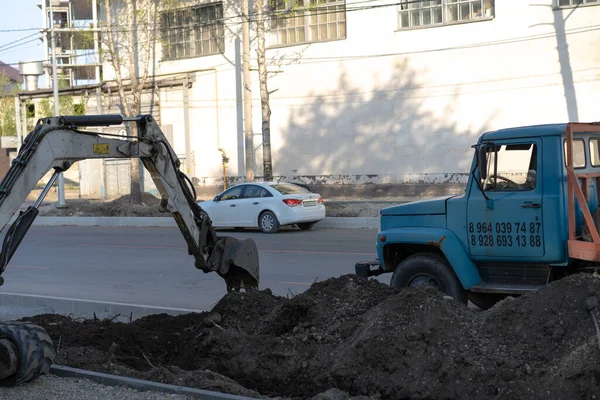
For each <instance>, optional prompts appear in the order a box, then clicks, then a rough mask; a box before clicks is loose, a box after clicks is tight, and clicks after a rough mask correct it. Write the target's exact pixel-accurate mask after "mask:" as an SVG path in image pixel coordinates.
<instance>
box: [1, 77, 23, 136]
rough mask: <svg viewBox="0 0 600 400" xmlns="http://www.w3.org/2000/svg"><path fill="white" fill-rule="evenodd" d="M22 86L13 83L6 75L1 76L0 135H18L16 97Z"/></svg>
mask: <svg viewBox="0 0 600 400" xmlns="http://www.w3.org/2000/svg"><path fill="white" fill-rule="evenodd" d="M19 89H20V85H19V84H15V83H14V82H12V81H11V80H10V79H9V78H8V77H7V76H6V75H4V74H1V75H0V135H1V136H11V135H16V134H17V122H16V115H15V98H14V95H15V93H16V92H17V91H19Z"/></svg>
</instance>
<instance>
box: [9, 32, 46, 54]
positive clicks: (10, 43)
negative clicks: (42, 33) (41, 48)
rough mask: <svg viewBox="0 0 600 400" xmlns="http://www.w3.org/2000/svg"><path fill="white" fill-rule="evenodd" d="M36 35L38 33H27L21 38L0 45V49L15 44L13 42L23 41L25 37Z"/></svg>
mask: <svg viewBox="0 0 600 400" xmlns="http://www.w3.org/2000/svg"><path fill="white" fill-rule="evenodd" d="M36 35H39V34H38V33H32V34H31V35H27V36H25V37H22V38H21V39H17V40H13V41H12V42H9V43H6V44H3V45H0V50H1V49H3V48H5V47H7V46H10V45H12V44H15V43H19V42H21V41H23V40H25V39H27V38H30V37H32V36H36Z"/></svg>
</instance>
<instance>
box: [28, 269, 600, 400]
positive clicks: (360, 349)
mask: <svg viewBox="0 0 600 400" xmlns="http://www.w3.org/2000/svg"><path fill="white" fill-rule="evenodd" d="M598 297H600V279H598V278H596V277H594V276H592V275H575V276H571V277H568V278H565V279H563V280H561V281H558V282H555V283H553V284H552V285H550V286H548V287H546V288H544V289H542V290H540V291H538V292H536V293H532V294H529V295H526V296H522V297H520V298H517V299H512V298H509V299H506V300H504V301H503V302H501V303H499V304H497V305H496V306H495V307H493V308H492V309H490V310H488V311H483V312H474V311H471V310H469V309H467V308H466V307H464V306H463V305H461V304H459V303H457V302H456V301H454V300H452V299H450V298H448V297H445V296H443V295H442V294H441V293H440V292H437V291H435V290H432V289H406V290H403V291H397V290H395V289H392V288H390V287H389V286H388V285H385V284H381V283H379V282H377V281H374V280H373V281H364V280H360V279H358V278H356V277H354V276H351V275H347V276H343V277H340V278H336V279H329V280H327V281H323V282H319V283H315V284H314V285H312V286H311V288H310V289H309V290H307V291H306V292H304V293H302V294H300V295H298V296H296V297H293V298H291V299H287V298H284V297H278V296H274V295H272V294H271V292H270V291H269V290H268V289H267V290H264V291H256V292H250V293H230V294H227V295H226V296H224V297H223V298H222V299H221V300H220V301H219V303H218V304H217V305H216V306H215V307H214V308H213V310H212V311H211V312H210V313H203V314H187V315H181V316H175V317H173V316H167V315H153V316H150V317H147V318H143V319H140V320H137V321H134V322H132V323H130V324H123V323H114V322H109V321H100V320H96V321H93V320H91V321H84V322H76V321H73V320H71V319H69V318H65V317H60V316H56V315H40V316H36V317H33V318H29V320H31V321H34V322H36V323H38V324H40V325H42V326H44V327H45V328H46V329H47V330H48V332H49V333H50V335H51V337H52V338H53V340H54V341H55V344H57V343H60V348H59V351H58V361H57V362H58V363H60V364H63V365H69V366H73V367H80V368H87V369H92V370H97V371H104V372H110V373H117V374H124V375H129V376H135V377H142V378H144V379H152V380H158V381H160V382H167V383H176V384H184V385H188V386H195V387H203V388H206V387H209V388H210V389H211V390H218V391H224V392H230V393H236V394H244V395H247V396H252V397H259V395H258V393H261V394H262V395H263V396H270V397H273V396H281V397H289V398H303V399H304V398H311V397H313V396H316V395H318V398H319V399H334V398H335V399H347V398H348V397H349V396H350V395H352V396H360V395H362V396H370V398H381V399H394V400H395V399H462V398H474V399H488V398H489V399H497V398H502V399H524V398H527V399H542V398H543V399H548V398H552V399H563V398H564V399H567V398H570V399H573V398H582V399H583V398H590V399H591V398H593V396H594V395H595V396H596V398H598V396H600V386H598V384H597V383H596V382H599V378H600V363H599V362H598V360H599V357H600V351H599V342H598V338H597V337H596V331H595V328H594V322H593V319H592V314H590V313H589V312H588V310H587V308H586V304H587V303H590V304H592V305H593V303H594V301H591V302H590V298H591V299H592V300H593V299H595V302H596V304H597V299H598ZM592 312H593V313H594V315H596V316H597V314H598V310H597V309H593V311H592ZM332 388H335V390H330V391H329V392H327V394H325V393H324V392H326V391H327V390H328V389H332ZM257 392H258V393H257Z"/></svg>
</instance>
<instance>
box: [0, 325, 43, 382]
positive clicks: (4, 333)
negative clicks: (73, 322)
mask: <svg viewBox="0 0 600 400" xmlns="http://www.w3.org/2000/svg"><path fill="white" fill-rule="evenodd" d="M0 338H1V339H8V340H9V341H10V342H12V343H13V344H14V345H15V348H16V352H17V354H18V358H19V367H18V370H17V371H16V373H15V374H13V375H11V376H9V377H7V378H5V379H2V380H0V386H16V385H19V384H21V383H24V382H28V381H31V380H33V379H36V378H38V377H39V376H40V375H42V374H47V373H48V372H49V371H50V366H51V365H52V363H53V362H54V357H55V351H54V344H53V343H52V339H50V336H49V335H48V332H46V330H45V329H43V328H42V327H40V326H37V325H33V324H28V323H23V322H11V323H0Z"/></svg>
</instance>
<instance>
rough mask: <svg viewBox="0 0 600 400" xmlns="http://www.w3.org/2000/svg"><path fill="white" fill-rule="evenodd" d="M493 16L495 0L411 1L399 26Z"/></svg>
mask: <svg viewBox="0 0 600 400" xmlns="http://www.w3.org/2000/svg"><path fill="white" fill-rule="evenodd" d="M559 1H562V0H559ZM572 1H577V0H572ZM588 1H589V0H588ZM597 1H598V0H597ZM493 16H494V0H409V1H405V2H402V3H401V4H400V10H399V15H398V19H399V22H398V25H399V26H400V28H414V27H419V26H431V25H443V24H449V23H454V22H464V21H476V20H479V19H482V18H489V17H493Z"/></svg>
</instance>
